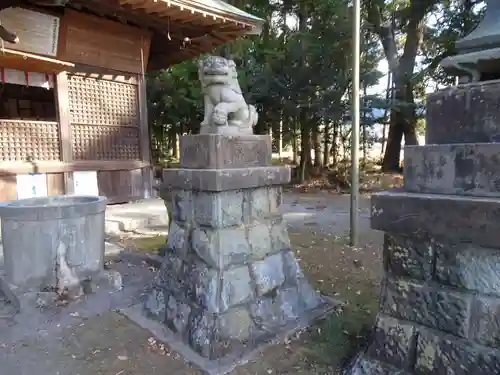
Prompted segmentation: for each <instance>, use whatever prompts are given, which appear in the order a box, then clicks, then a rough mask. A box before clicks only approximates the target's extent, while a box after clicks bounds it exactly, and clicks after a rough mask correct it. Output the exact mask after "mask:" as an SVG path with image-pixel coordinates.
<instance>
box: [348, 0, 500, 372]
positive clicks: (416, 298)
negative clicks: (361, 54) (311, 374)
mask: <svg viewBox="0 0 500 375" xmlns="http://www.w3.org/2000/svg"><path fill="white" fill-rule="evenodd" d="M499 14H500V1H498V0H490V1H488V9H487V13H486V16H485V18H484V21H483V23H482V24H480V26H479V27H478V28H477V29H476V31H474V32H473V33H472V34H470V35H469V36H468V37H466V38H464V39H463V40H462V41H459V42H458V43H457V47H458V49H459V51H460V54H459V55H457V56H454V57H451V58H448V59H446V60H445V61H444V62H443V67H444V68H445V69H450V71H451V72H452V73H453V74H457V75H460V76H461V77H465V78H466V79H463V80H462V81H469V83H466V84H461V85H458V86H456V87H451V88H448V89H445V90H442V91H438V92H436V93H434V94H431V95H429V97H428V102H427V134H426V145H425V146H409V147H406V148H405V163H404V188H402V189H394V190H389V191H386V192H383V193H379V194H377V195H374V196H373V198H372V228H374V229H378V230H382V231H384V232H385V244H384V250H383V255H384V257H383V258H384V270H385V275H384V280H383V283H382V294H381V303H380V313H379V315H378V317H377V321H376V326H375V329H374V331H373V333H372V337H371V339H370V341H369V343H368V346H367V348H366V350H365V351H364V352H363V353H362V354H360V355H359V356H358V357H356V359H355V361H354V363H353V364H352V365H351V367H350V368H349V369H347V370H346V374H349V375H375V374H377V375H379V374H380V375H383V374H387V375H389V374H390V375H396V374H398V375H404V374H406V375H427V374H429V375H431V374H433V375H451V374H453V375H497V374H500V245H499V243H500V235H499V233H500V183H499V182H500V156H499V155H500V153H499V152H500V107H499V105H498V103H500V81H498V80H491V78H495V79H496V78H500V68H499V66H498V61H497V62H495V63H494V64H491V62H492V61H495V59H498V58H499V56H500V50H498V51H497V50H496V46H497V44H498V43H499V42H500V29H499V28H498V26H497V24H498V22H497V20H498V19H499ZM471 51H472V52H471ZM495 51H497V52H495ZM495 65H496V66H495Z"/></svg>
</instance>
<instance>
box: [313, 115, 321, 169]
mask: <svg viewBox="0 0 500 375" xmlns="http://www.w3.org/2000/svg"><path fill="white" fill-rule="evenodd" d="M313 121H314V122H313V123H311V126H312V137H313V139H312V141H313V147H314V166H315V167H316V168H321V167H323V155H322V153H321V132H320V130H319V123H318V121H315V120H313Z"/></svg>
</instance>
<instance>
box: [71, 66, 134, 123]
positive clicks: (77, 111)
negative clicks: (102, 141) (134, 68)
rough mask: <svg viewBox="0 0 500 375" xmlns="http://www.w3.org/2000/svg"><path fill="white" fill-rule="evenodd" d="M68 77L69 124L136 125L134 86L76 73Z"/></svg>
mask: <svg viewBox="0 0 500 375" xmlns="http://www.w3.org/2000/svg"><path fill="white" fill-rule="evenodd" d="M69 78H70V79H69V82H68V83H69V108H70V113H71V123H72V124H87V125H115V126H116V125H121V126H138V125H139V106H138V100H137V86H135V85H131V84H127V83H120V82H113V81H107V80H103V79H95V78H87V77H82V76H78V75H72V76H70V77H69Z"/></svg>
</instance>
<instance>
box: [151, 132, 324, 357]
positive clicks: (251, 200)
mask: <svg viewBox="0 0 500 375" xmlns="http://www.w3.org/2000/svg"><path fill="white" fill-rule="evenodd" d="M163 177H164V186H163V187H162V189H164V190H168V194H166V193H165V192H164V194H163V196H171V199H172V206H173V215H172V222H171V225H170V230H169V236H168V243H167V246H166V249H167V250H166V254H165V255H164V260H163V264H162V267H161V269H160V271H159V273H158V275H157V276H156V278H155V280H154V285H153V288H152V290H151V291H150V292H149V293H148V296H147V300H146V302H145V309H146V312H147V314H148V316H149V317H151V318H152V319H154V320H156V321H159V322H161V323H162V324H165V325H166V327H168V329H169V330H170V331H171V332H173V333H174V336H175V337H176V339H178V340H180V341H181V342H182V343H184V345H186V346H187V347H189V348H190V350H192V351H194V352H195V353H197V355H199V356H201V357H203V358H205V359H207V360H212V361H219V360H222V359H225V358H232V359H234V358H239V357H241V356H242V355H244V354H245V353H247V352H249V351H251V350H252V349H255V348H256V347H258V346H259V345H260V344H262V343H265V342H269V340H271V339H274V338H276V337H277V336H278V335H279V334H280V333H282V332H283V331H286V330H289V329H293V328H296V327H297V326H298V325H299V324H304V322H307V321H309V320H310V319H312V318H314V317H317V316H318V315H321V314H323V313H324V312H325V309H326V308H327V307H328V304H327V303H326V301H325V300H323V298H322V297H321V296H319V295H318V294H317V293H316V292H315V291H314V290H313V289H312V287H311V286H310V284H309V283H308V281H307V280H306V279H305V277H304V275H303V273H302V272H301V270H300V267H299V265H298V263H297V261H296V259H295V257H294V254H293V252H292V249H291V246H290V240H289V237H288V233H287V226H286V223H285V222H284V220H283V217H282V215H281V213H280V205H281V200H282V187H281V186H282V185H283V184H285V183H287V182H288V181H289V179H290V170H289V169H288V168H286V167H282V166H278V167H276V166H272V165H271V141H270V138H269V137H267V136H238V137H230V136H223V135H194V136H185V137H183V138H181V168H179V169H169V170H165V173H164V176H163ZM301 322H302V323H301Z"/></svg>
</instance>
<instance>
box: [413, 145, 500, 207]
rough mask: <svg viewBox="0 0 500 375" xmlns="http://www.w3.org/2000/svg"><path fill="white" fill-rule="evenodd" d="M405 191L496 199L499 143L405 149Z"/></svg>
mask: <svg viewBox="0 0 500 375" xmlns="http://www.w3.org/2000/svg"><path fill="white" fill-rule="evenodd" d="M404 186H405V190H406V191H411V192H418V193H433V194H457V195H469V196H477V197H488V196H489V197H500V143H466V144H442V145H426V146H407V147H405V156H404Z"/></svg>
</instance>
